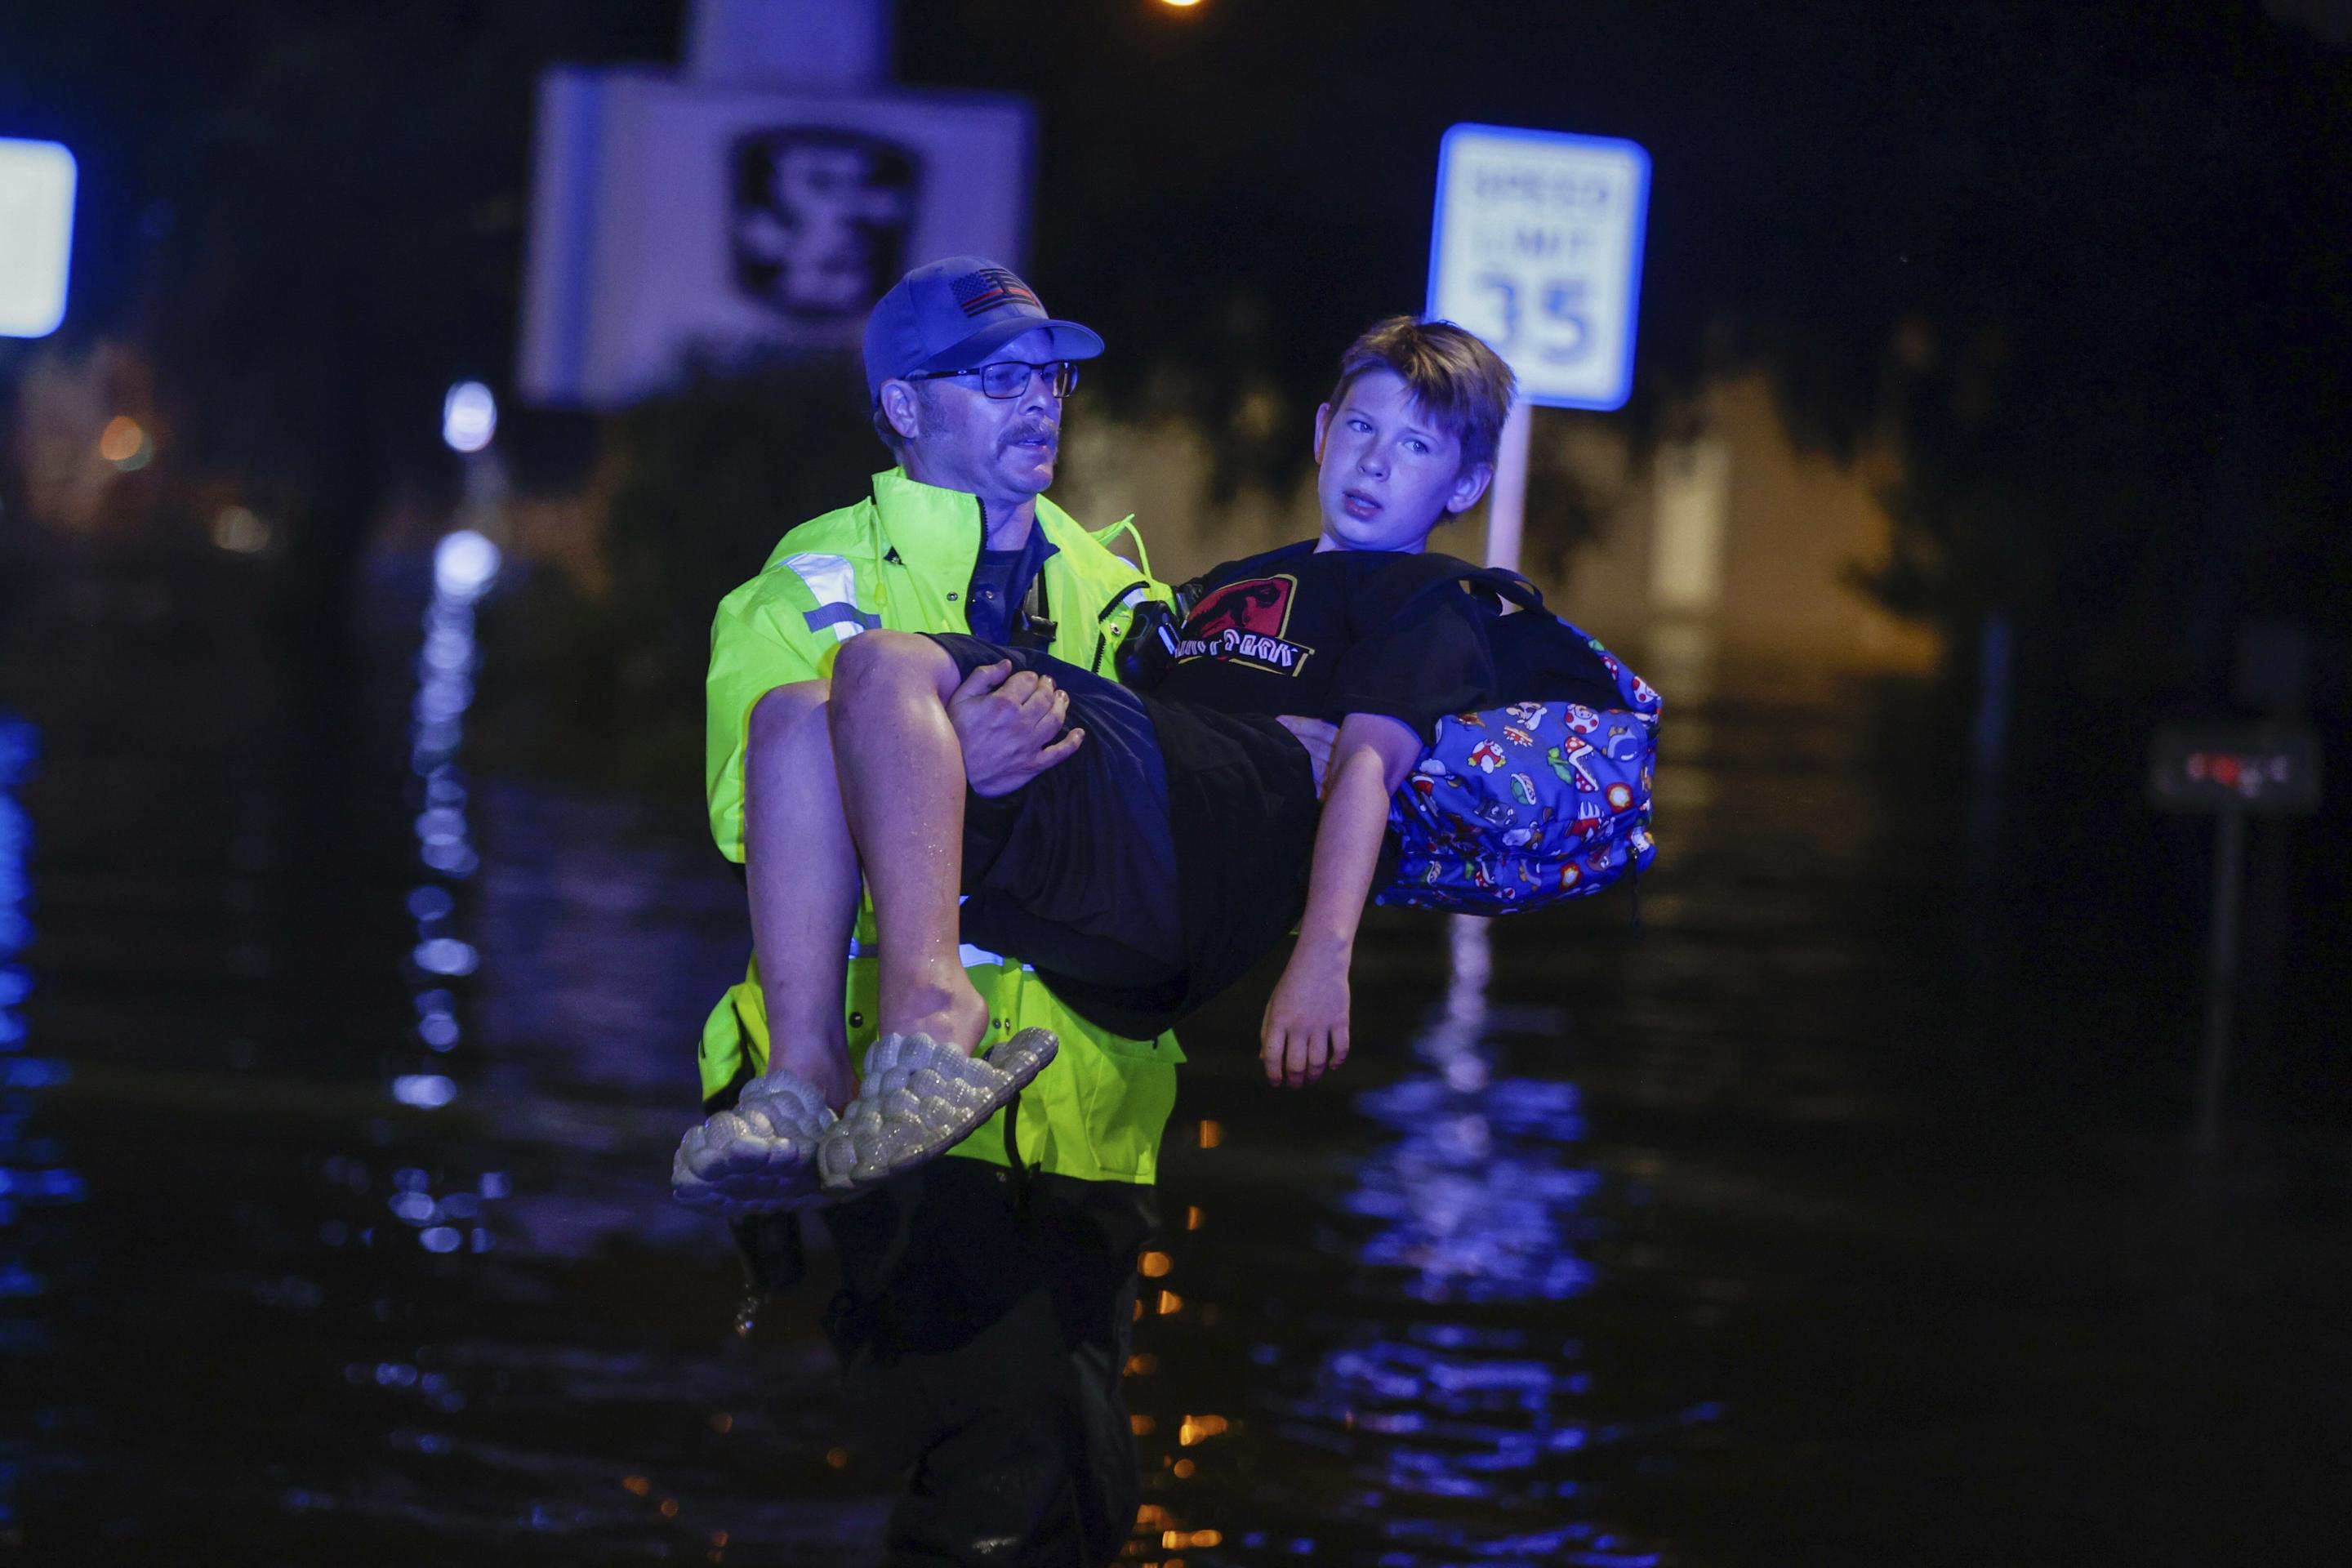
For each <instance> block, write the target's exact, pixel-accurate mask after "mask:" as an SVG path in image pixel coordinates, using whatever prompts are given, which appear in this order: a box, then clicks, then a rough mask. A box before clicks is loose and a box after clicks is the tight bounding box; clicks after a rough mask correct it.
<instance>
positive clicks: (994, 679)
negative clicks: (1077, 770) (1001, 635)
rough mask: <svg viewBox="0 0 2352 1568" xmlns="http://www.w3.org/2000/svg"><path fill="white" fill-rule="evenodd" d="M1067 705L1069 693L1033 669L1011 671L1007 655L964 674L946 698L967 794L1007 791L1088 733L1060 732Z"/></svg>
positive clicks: (1056, 760)
mask: <svg viewBox="0 0 2352 1568" xmlns="http://www.w3.org/2000/svg"><path fill="white" fill-rule="evenodd" d="M1069 707H1070V694H1069V693H1068V692H1066V691H1060V690H1056V689H1055V686H1054V683H1053V681H1052V680H1051V679H1048V678H1047V677H1045V676H1042V675H1039V674H1037V673H1036V672H1035V671H1034V670H1027V669H1024V670H1023V671H1021V672H1020V673H1019V674H1017V675H1015V674H1014V673H1013V661H1012V660H1011V659H999V660H997V661H996V662H995V663H994V664H983V665H982V666H981V667H980V668H978V669H975V670H973V671H972V672H971V674H970V675H967V676H965V677H964V678H963V682H962V684H961V685H959V686H958V687H957V688H956V689H955V690H954V691H952V692H950V694H949V696H948V722H949V723H950V724H952V725H954V726H955V733H956V742H957V743H958V744H959V745H961V747H962V748H963V776H964V778H965V780H966V782H968V783H969V784H971V789H972V793H973V794H974V795H985V796H989V797H994V796H997V795H1011V794H1012V793H1013V791H1014V790H1016V789H1019V788H1020V787H1021V786H1022V785H1023V784H1027V783H1028V782H1029V781H1030V780H1031V779H1034V778H1035V777H1036V776H1037V775H1038V774H1039V773H1044V772H1045V770H1046V769H1047V768H1050V767H1052V766H1054V764H1055V763H1059V762H1061V761H1062V760H1064V759H1065V758H1066V757H1067V756H1068V755H1069V754H1070V753H1071V752H1075V751H1076V750H1077V749H1078V745H1079V742H1082V741H1084V740H1085V739H1086V734H1087V732H1086V731H1084V730H1073V731H1070V732H1069V733H1068V734H1066V735H1065V734H1063V733H1062V719H1063V716H1064V715H1065V714H1066V713H1067V712H1068V711H1069ZM1056 736H1059V737H1060V739H1058V740H1056V739H1055V737H1056Z"/></svg>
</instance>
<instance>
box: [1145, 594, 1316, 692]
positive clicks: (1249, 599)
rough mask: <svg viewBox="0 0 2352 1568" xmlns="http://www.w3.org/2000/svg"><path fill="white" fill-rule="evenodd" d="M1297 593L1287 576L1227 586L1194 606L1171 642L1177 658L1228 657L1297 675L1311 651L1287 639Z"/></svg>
mask: <svg viewBox="0 0 2352 1568" xmlns="http://www.w3.org/2000/svg"><path fill="white" fill-rule="evenodd" d="M1297 592H1298V579H1297V578H1296V577H1293V576H1291V575H1289V574H1283V575H1281V576H1278V577H1251V578H1246V579H1244V580H1243V581H1242V582H1239V583H1228V584H1225V585H1224V586H1223V587H1222V588H1219V589H1217V590H1215V591H1214V592H1213V593H1212V594H1210V595H1208V597H1206V598H1204V599H1202V601H1201V602H1200V604H1199V605H1195V606H1194V607H1193V610H1192V618H1191V619H1190V620H1187V621H1186V622H1185V623H1184V635H1183V637H1181V638H1180V639H1178V641H1177V644H1176V658H1177V659H1178V660H1179V661H1180V662H1181V661H1182V660H1185V659H1192V658H1215V659H1228V660H1231V661H1233V662H1234V663H1236V664H1247V665H1253V666H1255V667H1256V668H1259V669H1267V670H1272V671H1274V672H1275V673H1276V674H1278V675H1296V674H1297V673H1298V672H1299V670H1300V669H1301V668H1304V667H1305V665H1306V663H1307V659H1308V658H1311V657H1312V656H1313V654H1314V652H1315V650H1314V649H1313V648H1311V647H1307V646H1306V645H1304V644H1302V643H1295V642H1292V641H1291V640H1290V639H1289V637H1288V636H1287V635H1286V634H1287V633H1288V632H1289V630H1290V604H1291V600H1292V599H1293V598H1294V597H1295V596H1296V595H1297Z"/></svg>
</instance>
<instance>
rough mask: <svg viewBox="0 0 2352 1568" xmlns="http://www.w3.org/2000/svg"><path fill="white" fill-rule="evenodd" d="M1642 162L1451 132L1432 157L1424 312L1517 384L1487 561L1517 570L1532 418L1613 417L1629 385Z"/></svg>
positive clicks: (1588, 149) (1573, 141) (1606, 147)
mask: <svg viewBox="0 0 2352 1568" xmlns="http://www.w3.org/2000/svg"><path fill="white" fill-rule="evenodd" d="M1649 198H1650V155H1649V154H1648V153H1645V152H1643V150H1642V149H1641V148H1640V147H1638V146H1636V145H1635V144H1634V143H1633V142H1621V141H1618V140H1616V139H1614V138H1612V137H1605V136H1572V135H1569V134H1567V133H1565V132H1556V131H1522V130H1512V129H1509V128H1507V127H1504V126H1499V125H1470V124H1465V125H1456V126H1454V128H1453V129H1452V130H1450V131H1448V132H1446V133H1445V138H1444V141H1443V142H1440V143H1439V145H1438V153H1437V214H1436V221H1435V224H1434V225H1433V231H1432V234H1431V237H1430V246H1429V311H1428V313H1429V314H1430V315H1432V316H1435V317H1441V318H1443V319H1444V320H1446V321H1453V322H1454V323H1456V324H1457V325H1460V326H1463V327H1465V328H1467V329H1469V330H1470V331H1474V332H1475V333H1477V334H1478V335H1479V336H1480V337H1482V338H1484V339H1486V342H1487V343H1488V344H1489V345H1491V346H1492V347H1493V348H1494V350H1495V352H1496V353H1498V354H1500V355H1502V357H1503V359H1504V362H1505V363H1507V364H1509V365H1510V367H1511V370H1512V372H1513V374H1516V375H1517V377H1518V382H1519V398H1518V401H1517V404H1515V405H1513V407H1512V409H1511V416H1510V421H1509V423H1508V424H1507V425H1506V426H1504V429H1503V441H1502V449H1501V451H1500V452H1499V453H1497V454H1496V465H1495V483H1494V489H1493V499H1492V500H1491V501H1490V502H1489V503H1488V508H1487V522H1486V561H1487V564H1489V565H1493V566H1507V567H1510V568H1512V569H1514V570H1517V566H1518V562H1519V531H1520V525H1521V520H1522V518H1523V516H1524V511H1525V506H1526V500H1527V485H1528V433H1529V429H1530V426H1531V424H1532V420H1531V417H1530V415H1529V410H1530V408H1531V407H1532V406H1533V405H1536V404H1543V405H1547V406H1549V407H1554V408H1592V409H1602V410H1606V409H1612V408H1619V407H1622V406H1623V405H1624V402H1625V399H1626V397H1627V396H1628V395H1630V394H1631V393H1632V391H1633V335H1634V322H1635V320H1636V317H1637V314H1638V306H1639V304H1640V300H1641V289H1642V235H1643V223H1644V221H1645V219H1646V217H1647V214H1648V209H1649Z"/></svg>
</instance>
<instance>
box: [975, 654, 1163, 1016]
mask: <svg viewBox="0 0 2352 1568" xmlns="http://www.w3.org/2000/svg"><path fill="white" fill-rule="evenodd" d="M928 635H929V637H930V638H931V640H932V641H933V642H935V643H937V644H939V645H940V647H943V648H945V649H946V650H947V651H948V653H949V655H950V657H951V658H954V660H955V662H956V668H958V669H960V670H961V671H962V672H963V673H964V674H966V675H969V674H971V672H972V671H973V670H975V669H978V668H982V667H983V666H985V665H991V664H994V663H997V662H998V661H999V660H1002V659H1010V660H1012V661H1013V668H1014V669H1016V670H1024V669H1026V670H1034V671H1035V672H1036V673H1037V674H1040V675H1045V676H1049V677H1051V678H1052V679H1053V681H1054V684H1055V687H1056V688H1058V689H1061V690H1063V691H1066V692H1067V693H1068V694H1069V698H1070V706H1069V712H1068V718H1067V722H1068V724H1069V726H1070V727H1071V728H1072V729H1081V730H1084V731H1086V732H1087V737H1086V740H1085V741H1084V742H1081V743H1080V744H1079V746H1078V749H1077V751H1076V752H1075V753H1074V754H1073V755H1071V756H1070V757H1069V758H1067V759H1066V761H1064V762H1062V763H1057V764H1056V765H1055V766H1053V767H1051V768H1048V769H1046V770H1045V772H1044V773H1040V774H1038V775H1037V776H1036V777H1035V778H1034V779H1032V780H1030V781H1029V782H1028V783H1027V784H1024V785H1022V786H1021V787H1020V788H1019V789H1017V790H1014V791H1013V793H1012V794H1010V795H1001V796H998V797H996V798H994V799H985V798H982V796H980V795H972V794H971V793H970V792H967V793H966V795H965V797H964V837H963V893H964V903H963V910H962V936H963V940H964V941H965V942H968V943H970V944H971V945H972V946H974V947H978V948H983V949H986V950H987V951H989V952H1000V953H1003V954H1006V955H1007V956H1009V957H1013V958H1017V959H1019V960H1021V961H1022V962H1024V963H1028V964H1030V965H1031V966H1032V967H1034V969H1035V970H1036V971H1037V973H1038V974H1039V975H1040V976H1041V977H1042V978H1044V979H1045V982H1046V984H1049V985H1051V986H1053V987H1054V989H1055V992H1056V994H1059V995H1061V996H1062V997H1063V999H1064V1000H1065V1001H1066V1002H1068V1003H1069V1004H1070V1005H1071V1006H1072V1008H1073V1009H1074V1010H1076V1012H1078V1013H1079V1014H1080V1015H1082V1016H1086V1017H1087V1018H1088V1019H1090V1020H1092V1021H1093V1022H1096V1023H1097V1024H1102V1025H1104V1026H1106V1027H1108V1028H1111V1029H1113V1030H1114V1031H1116V1032H1118V1033H1119V1034H1123V1035H1133V1034H1135V1033H1136V1031H1137V1030H1138V1028H1139V1027H1140V1026H1141V1019H1140V1017H1139V1015H1137V1014H1136V1013H1135V1012H1134V1011H1133V1010H1131V1009H1128V1008H1120V1007H1116V1006H1113V1007H1110V1008H1108V1010H1107V1009H1106V1008H1105V1007H1104V1006H1103V1005H1088V1001H1087V999H1088V998H1100V997H1107V996H1109V995H1114V994H1138V995H1158V994H1170V993H1171V992H1173V991H1176V990H1181V986H1182V984H1183V978H1184V973H1185V953H1184V931H1183V910H1182V906H1181V899H1180V895H1179V889H1178V885H1177V876H1176V847H1175V842H1174V839H1173V837H1172V836H1171V831H1170V826H1169V816H1168V773H1167V768H1166V765H1165V763H1163V762H1162V760H1161V757H1160V743H1159V741H1158V738H1157V737H1156V735H1155V734H1154V731H1153V729H1152V721H1151V717H1150V713H1149V711H1148V710H1146V708H1145V706H1144V703H1143V702H1142V700H1140V699H1139V698H1138V697H1137V696H1136V695H1135V694H1134V693H1133V692H1131V691H1129V690H1128V689H1125V688H1124V687H1121V686H1119V685H1118V684H1117V683H1116V682H1114V681H1109V680H1106V679H1103V678H1102V677H1100V676H1098V675H1094V674H1090V673H1089V672H1087V671H1086V670H1084V669H1080V668H1078V667H1077V666H1076V665H1072V664H1065V663H1063V662H1062V661H1061V660H1059V659H1056V658H1052V657H1050V656H1048V655H1046V654H1045V653H1042V652H1039V651H1037V650H1035V649H1031V648H1011V647H1001V646H999V645H998V644H995V643H990V642H983V641H982V640H981V639H980V638H978V637H967V636H964V635H962V634H961V633H956V632H935V633H930V634H928ZM1157 1032H1158V1031H1157V1030H1156V1029H1148V1030H1145V1031H1144V1036H1143V1037H1148V1036H1149V1035H1150V1034H1155V1033H1157Z"/></svg>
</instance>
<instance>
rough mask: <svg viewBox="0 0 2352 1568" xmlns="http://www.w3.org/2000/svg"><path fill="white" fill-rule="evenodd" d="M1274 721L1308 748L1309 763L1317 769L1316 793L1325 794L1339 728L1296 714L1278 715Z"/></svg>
mask: <svg viewBox="0 0 2352 1568" xmlns="http://www.w3.org/2000/svg"><path fill="white" fill-rule="evenodd" d="M1274 721H1275V722H1276V723H1277V724H1279V725H1281V726H1282V727H1283V728H1284V729H1286V730H1287V731H1290V732H1291V733H1292V734H1293V735H1295V736H1297V738H1298V743H1299V744H1300V745H1302V746H1304V747H1306V748H1307V763H1309V764H1310V765H1311V766H1312V767H1313V768H1314V769H1315V793H1316V794H1317V795H1321V794H1322V793H1323V775H1324V774H1325V773H1328V771H1329V770H1330V767H1331V743H1332V742H1334V741H1337V740H1338V739H1339V726H1338V725H1337V724H1327V723H1325V722H1324V721H1322V720H1320V719H1301V718H1299V717H1298V716H1297V714H1295V713H1277V714H1276V715H1275V719H1274Z"/></svg>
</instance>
